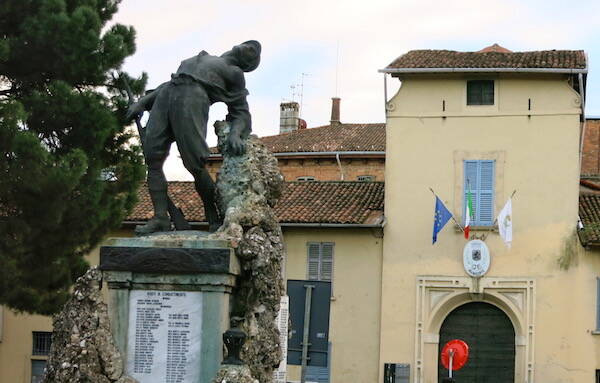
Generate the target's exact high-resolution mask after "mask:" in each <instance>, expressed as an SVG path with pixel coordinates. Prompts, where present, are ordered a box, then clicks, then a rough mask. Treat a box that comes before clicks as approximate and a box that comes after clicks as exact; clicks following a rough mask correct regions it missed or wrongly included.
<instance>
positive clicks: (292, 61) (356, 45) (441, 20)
mask: <svg viewBox="0 0 600 383" xmlns="http://www.w3.org/2000/svg"><path fill="white" fill-rule="evenodd" d="M599 16H600V0H578V1H564V0H560V1H558V0H542V1H539V0H528V1H524V0H521V1H513V0H496V1H488V0H452V1H432V0H430V1H427V0H392V1H388V0H370V1H364V0H360V1H358V0H343V1H338V0H295V1H287V0H237V1H235V0H204V1H200V0H171V1H166V0H124V1H123V2H122V3H121V5H120V11H119V13H118V14H117V16H116V18H115V21H116V22H119V23H122V24H126V25H132V26H133V27H134V28H135V29H136V31H137V40H136V42H137V52H136V53H135V54H134V55H133V56H131V57H130V58H128V59H127V61H126V63H125V67H124V69H125V70H126V71H127V72H129V73H130V74H131V75H136V76H137V75H139V74H141V72H143V71H145V72H147V73H148V75H149V84H148V88H149V89H151V88H153V87H155V86H157V85H158V84H160V83H162V82H164V81H166V80H168V79H169V78H170V74H171V73H173V72H175V71H176V69H177V67H178V65H179V62H180V61H181V60H182V59H185V58H188V57H191V56H194V55H196V54H198V52H200V51H201V50H206V51H207V52H209V53H211V54H215V55H220V54H221V53H223V52H224V51H226V50H228V49H230V48H231V46H233V45H235V44H238V43H240V42H243V41H245V40H250V39H253V40H258V41H260V42H261V44H262V58H261V64H260V66H259V67H258V69H257V70H256V71H254V72H251V73H248V74H246V82H247V88H248V90H249V91H250V96H249V97H248V102H249V104H250V111H251V113H252V119H253V131H254V132H255V133H256V134H258V135H259V136H266V135H273V134H277V133H278V129H279V104H280V103H281V102H282V101H284V100H292V99H293V100H295V101H300V97H301V96H300V94H301V93H302V101H303V102H302V118H304V119H305V120H306V121H307V123H308V127H315V126H319V125H324V124H327V123H328V122H329V117H330V111H331V97H334V96H338V97H341V99H342V102H341V120H342V122H384V121H385V116H384V101H383V79H382V74H380V73H378V72H377V70H378V69H381V68H384V67H385V66H386V65H387V64H389V63H390V62H391V61H393V60H394V59H395V58H396V57H398V56H400V55H401V54H403V53H405V52H407V51H409V50H411V49H450V50H459V51H477V50H480V49H481V48H483V47H486V46H488V45H491V44H493V43H498V44H500V45H502V46H504V47H506V48H508V49H510V50H513V51H528V50H546V49H583V50H585V51H586V53H587V55H588V59H589V60H588V64H589V75H588V87H587V98H588V99H587V107H586V114H588V115H596V116H600V80H598V79H600V64H598V62H600V27H599V23H598V21H597V20H598V17H599ZM596 73H598V74H596ZM303 74H304V75H303ZM391 82H394V83H395V82H397V80H391ZM302 83H303V85H304V87H303V92H301V84H302ZM390 85H392V84H391V83H390ZM292 87H295V88H294V89H292ZM396 88H397V86H396ZM225 114H226V107H225V106H224V105H223V104H216V105H214V106H213V107H212V109H211V114H210V116H211V122H210V123H209V129H208V130H209V137H208V141H209V144H210V145H214V144H215V142H216V139H215V136H214V133H213V132H212V130H213V129H212V121H214V120H216V119H223V118H224V117H225ZM173 149H174V150H173V151H175V147H173ZM179 162H180V161H179V160H178V159H177V157H176V156H175V155H171V158H170V159H169V160H168V164H167V177H168V178H169V179H170V180H181V179H190V178H189V176H188V175H187V172H186V171H185V170H184V169H183V168H182V167H181V166H180V164H179Z"/></svg>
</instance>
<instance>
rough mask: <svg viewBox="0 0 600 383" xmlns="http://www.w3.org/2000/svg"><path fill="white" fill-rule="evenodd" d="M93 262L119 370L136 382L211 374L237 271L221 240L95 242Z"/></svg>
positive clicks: (205, 378)
mask: <svg viewBox="0 0 600 383" xmlns="http://www.w3.org/2000/svg"><path fill="white" fill-rule="evenodd" d="M100 269H101V270H102V272H103V274H104V280H105V281H106V282H107V283H108V288H109V303H108V308H109V315H110V321H111V326H112V332H113V337H114V339H115V342H116V344H117V347H118V348H119V349H120V351H121V353H122V355H123V356H124V359H125V361H124V362H125V366H126V371H127V373H128V374H129V375H130V376H131V377H133V378H135V379H137V380H138V381H139V382H140V383H158V382H160V383H183V382H185V383H205V382H210V381H212V379H213V378H214V377H215V375H216V373H217V371H218V369H219V367H220V364H221V361H222V360H223V342H222V336H223V333H224V332H225V331H227V329H228V328H229V303H230V297H231V291H232V288H233V287H234V286H235V281H236V276H237V275H239V273H240V267H239V263H238V260H237V258H236V256H235V255H234V251H233V249H232V248H231V247H230V244H229V242H227V241H218V240H207V239H205V238H203V237H202V236H200V235H199V234H194V233H193V232H190V233H188V232H175V233H162V234H159V235H153V236H148V237H140V238H114V239H110V240H109V241H108V243H107V244H106V245H105V246H103V247H101V248H100Z"/></svg>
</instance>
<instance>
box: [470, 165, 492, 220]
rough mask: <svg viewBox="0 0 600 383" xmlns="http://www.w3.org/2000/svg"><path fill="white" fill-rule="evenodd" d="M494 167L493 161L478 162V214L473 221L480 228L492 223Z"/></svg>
mask: <svg viewBox="0 0 600 383" xmlns="http://www.w3.org/2000/svg"><path fill="white" fill-rule="evenodd" d="M494 165H495V161H487V160H486V161H479V183H478V185H479V189H478V191H477V194H478V197H479V198H478V201H477V207H478V208H479V209H478V210H479V214H478V215H477V216H476V219H475V220H476V222H477V225H480V226H490V225H491V224H492V223H494V179H495V174H494V168H495V166H494Z"/></svg>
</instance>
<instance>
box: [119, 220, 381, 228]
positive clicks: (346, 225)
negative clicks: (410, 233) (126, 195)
mask: <svg viewBox="0 0 600 383" xmlns="http://www.w3.org/2000/svg"><path fill="white" fill-rule="evenodd" d="M147 222H148V221H143V220H131V221H130V220H125V221H123V222H122V226H123V227H130V226H134V225H143V224H145V223H147ZM279 224H280V225H281V227H331V228H336V227H338V228H383V223H374V224H367V223H311V222H280V223H279ZM190 225H192V226H208V222H204V221H202V222H198V221H192V222H190Z"/></svg>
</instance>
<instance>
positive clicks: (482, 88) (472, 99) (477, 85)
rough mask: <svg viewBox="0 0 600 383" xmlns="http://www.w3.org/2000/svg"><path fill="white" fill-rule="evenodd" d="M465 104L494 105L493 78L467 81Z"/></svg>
mask: <svg viewBox="0 0 600 383" xmlns="http://www.w3.org/2000/svg"><path fill="white" fill-rule="evenodd" d="M467 105H494V80H470V81H467Z"/></svg>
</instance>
